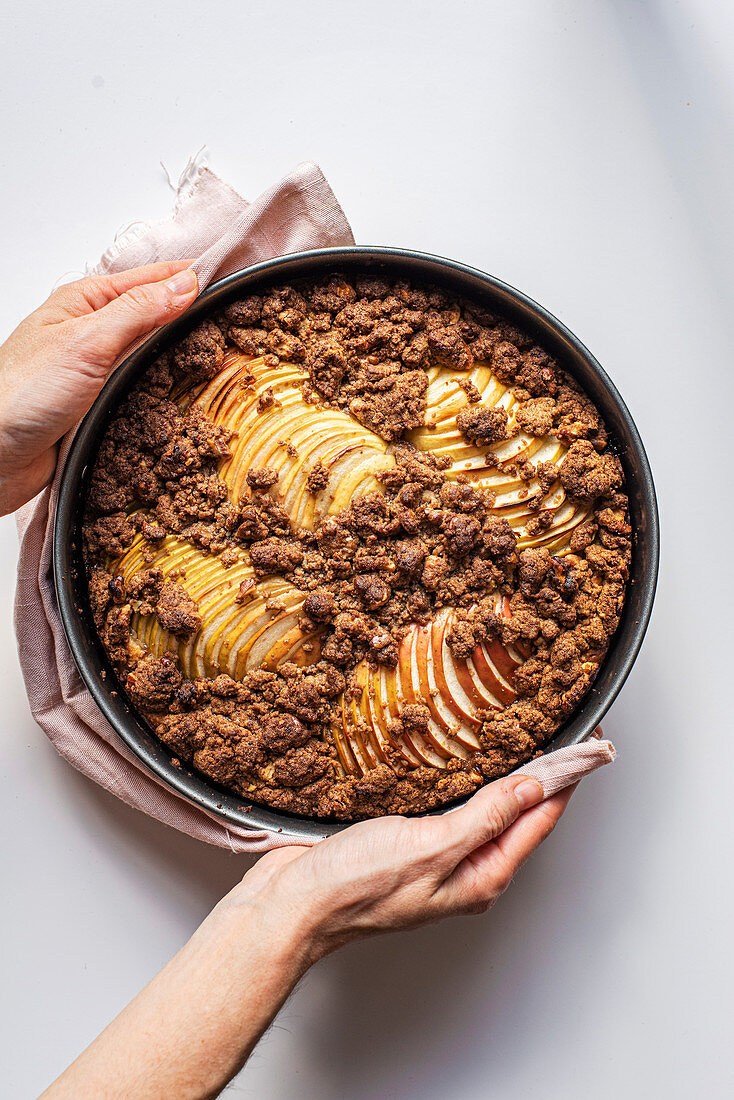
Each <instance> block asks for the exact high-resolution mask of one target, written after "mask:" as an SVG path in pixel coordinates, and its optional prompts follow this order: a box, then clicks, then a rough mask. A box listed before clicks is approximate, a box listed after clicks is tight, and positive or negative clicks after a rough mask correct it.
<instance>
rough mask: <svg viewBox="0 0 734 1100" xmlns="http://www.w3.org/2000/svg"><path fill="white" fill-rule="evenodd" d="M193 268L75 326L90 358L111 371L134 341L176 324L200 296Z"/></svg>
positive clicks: (134, 290)
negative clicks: (167, 325)
mask: <svg viewBox="0 0 734 1100" xmlns="http://www.w3.org/2000/svg"><path fill="white" fill-rule="evenodd" d="M198 289H199V286H198V281H197V278H196V274H195V273H194V272H193V271H192V270H191V268H186V269H185V270H183V271H179V272H177V273H176V274H174V275H173V276H171V277H170V278H168V279H164V280H162V281H159V282H152V283H144V284H142V285H135V286H132V287H130V289H129V290H126V291H125V292H124V293H122V294H120V296H119V297H118V298H115V299H114V300H113V301H111V302H109V303H108V304H107V305H105V306H103V307H102V308H101V309H99V310H97V311H96V312H94V313H90V314H89V316H87V317H80V318H78V320H77V321H75V322H73V323H74V324H75V325H78V326H79V335H80V336H81V339H82V343H83V345H84V347H83V351H84V355H85V357H86V358H88V359H91V360H93V361H94V363H95V365H98V366H100V367H102V368H108V367H111V366H112V364H113V363H114V361H115V359H116V358H117V357H118V355H119V354H120V353H121V352H122V351H124V350H125V348H126V347H127V346H128V344H130V343H131V342H132V341H133V340H135V339H137V338H138V337H139V336H145V335H146V333H148V332H151V331H152V330H153V329H155V328H158V327H159V326H160V325H163V324H166V322H168V321H172V320H173V319H174V317H177V316H179V314H181V313H183V311H184V310H185V309H186V308H187V306H189V305H191V303H192V302H193V301H194V299H195V298H196V295H197V293H198Z"/></svg>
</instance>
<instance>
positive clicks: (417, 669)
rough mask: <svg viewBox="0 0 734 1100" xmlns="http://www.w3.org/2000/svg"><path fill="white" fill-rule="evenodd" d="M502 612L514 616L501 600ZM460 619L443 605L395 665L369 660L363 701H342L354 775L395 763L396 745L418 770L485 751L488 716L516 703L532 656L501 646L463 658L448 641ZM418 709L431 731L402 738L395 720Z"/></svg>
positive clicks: (342, 739) (348, 768)
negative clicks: (518, 683)
mask: <svg viewBox="0 0 734 1100" xmlns="http://www.w3.org/2000/svg"><path fill="white" fill-rule="evenodd" d="M497 611H498V613H500V614H503V615H505V616H507V615H509V613H510V612H509V603H508V602H507V601H506V600H503V599H502V598H500V597H498V598H497ZM454 614H455V613H454V611H453V610H452V609H450V608H443V609H442V610H440V611H438V612H437V614H436V615H435V617H434V618H433V619H432V620H431V622H429V623H427V624H424V625H421V624H417V623H416V624H414V625H412V626H411V627H409V628H408V630H407V632H406V634H405V635H404V637H403V639H402V641H401V644H400V647H399V651H398V663H397V665H396V667H395V668H393V669H387V668H378V669H374V668H370V666H369V664H368V663H367V661H363V662H362V664H361V665H359V666H358V669H357V672H356V675H357V682H358V684H359V686H360V687H361V688H362V694H361V697H360V698H359V700H357V701H356V702H355V701H349V702H347V701H345V700H344V699H342V701H341V708H340V713H339V720H338V724H337V727H336V728H335V731H334V740H335V743H336V744H337V747H338V751H339V755H340V760H341V761H342V763H343V766H344V769H345V772H346V773H348V774H364V773H365V770H368V769H369V768H371V767H374V766H375V764H376V763H378V762H380V761H382V760H385V759H387V753H386V750H387V748H388V747H390V748H391V749H392V750H395V749H397V750H398V751H399V752H400V753H401V754H402V756H403V758H404V759H405V761H406V762H407V763H409V764H411V765H412V766H414V767H415V766H418V765H427V766H429V767H433V768H441V769H445V768H446V767H447V766H448V764H449V762H450V761H451V760H454V759H459V760H467V759H469V758H470V757H471V755H472V754H473V753H474V752H476V751H477V749H478V748H479V747H480V745H479V740H478V738H477V733H478V731H479V729H480V727H481V725H482V721H483V719H484V718H485V717H486V715H487V714H488V713H490V712H491V711H492V710H499V709H502V708H503V707H505V706H507V705H508V704H509V703H511V702H512V701H513V700H514V699H515V698H516V694H515V691H514V688H513V686H512V678H513V675H514V672H515V670H516V669H517V668H518V667H519V665H520V664H521V663H522V662H523V660H524V657H525V655H524V654H522V653H521V652H520V651H519V650H518V649H516V648H515V647H513V646H504V645H503V644H502V643H501V642H498V641H494V642H490V643H487V644H484V645H479V646H477V647H476V648H475V650H474V652H473V654H472V657H471V658H470V659H469V660H467V661H464V660H460V659H458V658H456V657H455V656H454V654H453V652H452V650H451V648H450V646H449V645H448V643H447V641H446V635H447V633H448V631H449V630H450V629H451V625H452V622H453V617H454ZM414 704H420V705H422V706H424V707H426V708H427V709H428V714H429V719H428V726H427V729H426V730H425V732H423V731H420V732H418V731H416V729H415V728H414V727H413V726H411V727H404V729H403V732H402V733H401V734H400V736H399V737H398V736H395V735H394V734H393V733H392V732H391V730H390V725H389V723H390V722H391V721H395V720H396V719H399V718H400V715H401V713H402V711H403V709H404V708H405V707H407V706H410V705H414ZM339 746H341V747H339Z"/></svg>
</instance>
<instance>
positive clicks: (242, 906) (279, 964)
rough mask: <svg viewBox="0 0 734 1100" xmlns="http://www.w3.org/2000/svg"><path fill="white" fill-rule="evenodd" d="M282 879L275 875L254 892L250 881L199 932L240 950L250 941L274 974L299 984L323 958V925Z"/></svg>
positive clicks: (226, 899)
mask: <svg viewBox="0 0 734 1100" xmlns="http://www.w3.org/2000/svg"><path fill="white" fill-rule="evenodd" d="M279 879H280V876H279V875H276V876H274V878H273V879H272V880H271V881H268V882H266V883H263V884H262V885H258V887H257V888H256V889H253V888H252V887H251V886H250V884H249V883H248V882H247V876H245V879H244V880H243V881H242V882H240V883H238V884H237V886H235V887H234V889H233V890H231V891H230V892H229V894H227V895H226V896H225V897H224V898H223V899H222V900H221V901H220V902H219V904H218V905H217V906H216V907H215V908H214V909H213V910H212V912H211V914H210V916H209V917H208V918H207V920H206V921H205V922H204V924H203V925H202V927H201V929H200V931H203V930H204V929H206V930H207V932H208V934H210V935H211V936H214V937H216V938H217V939H218V940H219V941H220V942H221V944H222V945H225V944H231V945H232V947H233V948H235V949H236V948H237V947H238V946H240V945H241V944H242V943H243V942H247V943H248V944H249V945H252V947H253V948H254V949H255V950H256V951H257V952H258V954H262V956H263V958H264V959H265V960H267V963H268V966H269V967H271V968H272V970H273V972H276V973H279V974H280V975H286V976H288V977H289V979H290V980H292V982H293V983H294V984H295V982H296V981H298V979H299V978H300V977H301V975H302V974H304V973H305V971H306V970H308V968H309V967H310V966H311V965H312V964H313V963H314V962H316V960H317V959H318V958H319V957H320V954H321V953H322V952H321V951H320V947H319V945H320V937H319V920H318V917H317V915H316V913H315V912H313V911H312V909H311V907H309V906H307V905H305V904H304V903H303V899H302V898H298V897H296V896H295V894H294V892H292V891H291V890H290V889H288V888H287V887H285V888H284V884H282V883H281V882H280V881H279Z"/></svg>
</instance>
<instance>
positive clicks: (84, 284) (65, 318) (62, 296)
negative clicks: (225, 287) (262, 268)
mask: <svg viewBox="0 0 734 1100" xmlns="http://www.w3.org/2000/svg"><path fill="white" fill-rule="evenodd" d="M190 264H191V261H190V260H174V261H171V262H165V263H156V264H149V265H148V266H147V267H137V268H133V269H132V270H130V271H122V272H120V273H119V274H116V275H94V276H91V277H90V278H87V279H79V280H78V281H77V282H74V283H67V284H66V285H65V286H62V287H59V289H58V290H55V291H54V292H53V294H52V295H51V296H50V298H48V300H47V301H46V302H44V304H43V305H42V306H40V307H39V308H38V309H37V310H35V311H34V312H33V313H31V314H30V316H29V317H26V318H25V320H24V321H21V323H20V324H19V325H18V327H17V329H16V330H15V331H14V332H13V333H11V335H10V336H9V337H8V339H7V340H6V341H5V343H4V344H3V345H2V346H0V515H7V514H8V513H9V512H13V511H15V509H16V508H19V507H20V505H21V504H24V503H25V502H26V501H27V500H30V499H31V498H32V497H34V496H35V495H36V493H38V492H40V490H41V489H42V488H43V487H44V485H46V484H48V482H49V481H50V480H51V478H52V476H53V472H54V469H55V467H56V456H57V449H58V442H59V440H60V439H61V437H62V436H63V435H65V433H66V432H67V431H69V429H70V428H72V427H73V426H74V424H76V423H77V421H78V420H80V419H81V418H82V416H83V415H84V413H85V412H86V411H87V410H88V409H89V407H90V405H91V404H92V402H93V401H94V399H95V397H96V396H97V394H98V393H99V391H100V390H101V389H102V386H103V384H104V382H105V380H106V379H107V376H108V374H109V372H110V370H111V368H112V366H113V364H114V362H115V360H116V359H117V358H118V356H119V355H120V353H121V352H123V351H124V350H125V348H126V347H127V346H128V344H130V343H131V342H132V341H133V340H135V339H136V338H137V337H139V336H144V335H145V334H146V333H148V332H150V331H152V329H154V328H158V327H159V326H160V325H163V324H165V323H166V322H167V321H172V320H173V319H174V317H178V316H179V314H181V313H183V311H184V310H185V309H186V308H187V306H189V305H191V303H192V302H193V300H194V298H195V297H196V294H197V292H198V282H197V279H196V275H195V273H194V272H193V271H191V269H190Z"/></svg>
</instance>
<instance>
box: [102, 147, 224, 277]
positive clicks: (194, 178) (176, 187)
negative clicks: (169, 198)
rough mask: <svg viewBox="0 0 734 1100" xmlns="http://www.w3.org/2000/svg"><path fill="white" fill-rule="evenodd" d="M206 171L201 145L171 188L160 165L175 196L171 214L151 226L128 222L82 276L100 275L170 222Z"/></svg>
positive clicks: (162, 164) (204, 152)
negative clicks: (147, 236) (127, 249)
mask: <svg viewBox="0 0 734 1100" xmlns="http://www.w3.org/2000/svg"><path fill="white" fill-rule="evenodd" d="M207 167H208V156H207V152H206V146H205V145H202V147H201V149H199V151H198V152H197V153H194V155H193V156H191V157H189V159H188V160H187V162H186V164H185V165H184V168H183V170H182V172H181V174H180V175H179V177H178V181H177V182H176V183H175V184H174V182H173V180H172V179H171V174H170V172H169V171H168V169H167V168H166V166H165V164H164V163H163V161H161V168H162V169H163V171H164V172H165V175H166V180H167V182H168V186H169V187H170V188H171V190H172V191H173V192H175V195H176V201H175V203H174V206H173V212H172V214H169V215H168V216H167V217H165V218H160V219H159V220H158V221H154V222H142V221H141V222H131V223H130V225H128V226H126V228H125V229H121V230H120V231H119V232H118V233H116V234H115V239H114V240H113V242H112V244H111V245H110V246H109V248H108V249H106V250H105V252H103V253H102V256H101V258H100V260H99V262H98V263H96V264H94V265H92V264H86V266H85V270H84V273H85V275H104V274H105V273H106V272H107V271H109V269H110V267H111V266H112V264H113V263H114V262H115V260H117V258H118V256H119V255H120V253H121V252H123V251H124V250H125V249H126V248H127V247H128V246H129V245H130V244H132V243H133V241H137V240H140V238H141V237H143V236H144V235H145V234H146V233H149V232H150V231H151V230H153V229H155V227H156V226H158V225H165V224H167V223H168V222H170V221H171V219H172V218H174V217H175V216H176V215H177V214H178V213H179V212H180V210H181V208H182V207H183V206H185V204H186V203H187V202H188V201H189V200H190V199H191V198H192V197H193V195H194V193H195V192H196V188H197V187H198V185H199V183H200V181H201V178H202V176H203V175H204V172H205V171H206V170H207Z"/></svg>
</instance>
